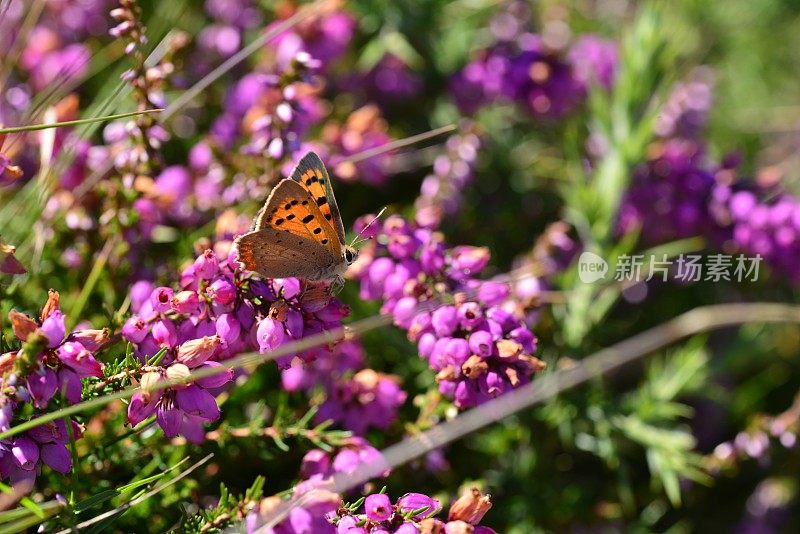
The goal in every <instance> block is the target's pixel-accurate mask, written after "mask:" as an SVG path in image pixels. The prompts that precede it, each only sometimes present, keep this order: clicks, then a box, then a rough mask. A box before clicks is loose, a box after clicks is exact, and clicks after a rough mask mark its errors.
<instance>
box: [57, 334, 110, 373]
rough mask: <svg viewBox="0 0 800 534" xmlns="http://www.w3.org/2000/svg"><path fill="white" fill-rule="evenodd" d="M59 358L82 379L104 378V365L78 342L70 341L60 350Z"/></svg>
mask: <svg viewBox="0 0 800 534" xmlns="http://www.w3.org/2000/svg"><path fill="white" fill-rule="evenodd" d="M58 358H59V360H61V362H62V363H64V364H65V365H67V366H68V367H70V368H71V369H72V370H74V371H75V372H76V373H78V375H79V376H81V377H88V376H96V377H98V378H101V377H102V376H103V365H102V364H101V363H100V362H98V361H97V360H96V359H95V358H94V356H93V355H92V353H91V352H89V351H88V350H86V348H85V347H84V346H83V345H81V344H80V343H78V342H76V341H68V342H66V343H64V344H63V345H61V346H60V347H59V348H58Z"/></svg>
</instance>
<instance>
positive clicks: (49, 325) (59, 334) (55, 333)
mask: <svg viewBox="0 0 800 534" xmlns="http://www.w3.org/2000/svg"><path fill="white" fill-rule="evenodd" d="M40 329H41V331H42V333H43V334H44V335H45V337H46V338H47V346H48V347H49V348H51V349H52V348H55V347H57V346H58V345H60V344H61V342H62V341H64V335H65V334H66V327H65V326H64V314H63V313H61V311H60V310H55V311H54V312H53V313H51V314H50V315H49V316H48V317H47V318H46V319H45V320H44V321H43V322H42V326H41V327H40Z"/></svg>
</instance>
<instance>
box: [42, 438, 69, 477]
mask: <svg viewBox="0 0 800 534" xmlns="http://www.w3.org/2000/svg"><path fill="white" fill-rule="evenodd" d="M42 461H43V462H44V463H46V464H47V465H49V466H50V467H51V468H52V469H53V470H55V471H58V472H59V473H61V474H62V475H65V474H67V473H68V472H69V471H70V470H71V469H72V457H71V456H70V454H69V451H68V450H67V448H66V447H65V446H64V445H63V444H61V443H45V444H44V445H42Z"/></svg>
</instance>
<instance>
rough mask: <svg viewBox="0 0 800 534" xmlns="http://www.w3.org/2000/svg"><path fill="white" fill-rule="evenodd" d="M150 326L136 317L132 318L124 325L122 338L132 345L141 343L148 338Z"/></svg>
mask: <svg viewBox="0 0 800 534" xmlns="http://www.w3.org/2000/svg"><path fill="white" fill-rule="evenodd" d="M147 332H148V325H147V323H146V322H145V321H144V320H143V319H142V318H141V317H138V316H136V315H132V316H130V317H129V318H128V319H127V320H126V321H125V324H124V325H122V336H123V337H124V338H125V339H127V340H128V341H130V342H131V343H141V342H142V341H144V338H145V337H147Z"/></svg>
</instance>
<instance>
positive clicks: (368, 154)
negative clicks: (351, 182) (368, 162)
mask: <svg viewBox="0 0 800 534" xmlns="http://www.w3.org/2000/svg"><path fill="white" fill-rule="evenodd" d="M455 129H456V125H455V124H448V125H447V126H442V127H441V128H434V129H433V130H430V131H427V132H423V133H420V134H417V135H412V136H411V137H405V138H403V139H398V140H397V141H392V142H391V143H386V144H385V145H380V146H376V147H374V148H368V149H367V150H364V151H362V152H359V153H358V154H353V155H352V156H349V157H346V158H345V159H344V160H342V163H358V162H359V161H364V160H365V159H369V158H374V157H375V156H379V155H381V154H383V153H384V152H390V151H392V150H395V149H397V148H403V147H405V146H409V145H413V144H414V143H419V142H420V141H425V140H426V139H431V138H433V137H436V136H438V135H442V134H446V133H450V132H452V131H453V130H455Z"/></svg>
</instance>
